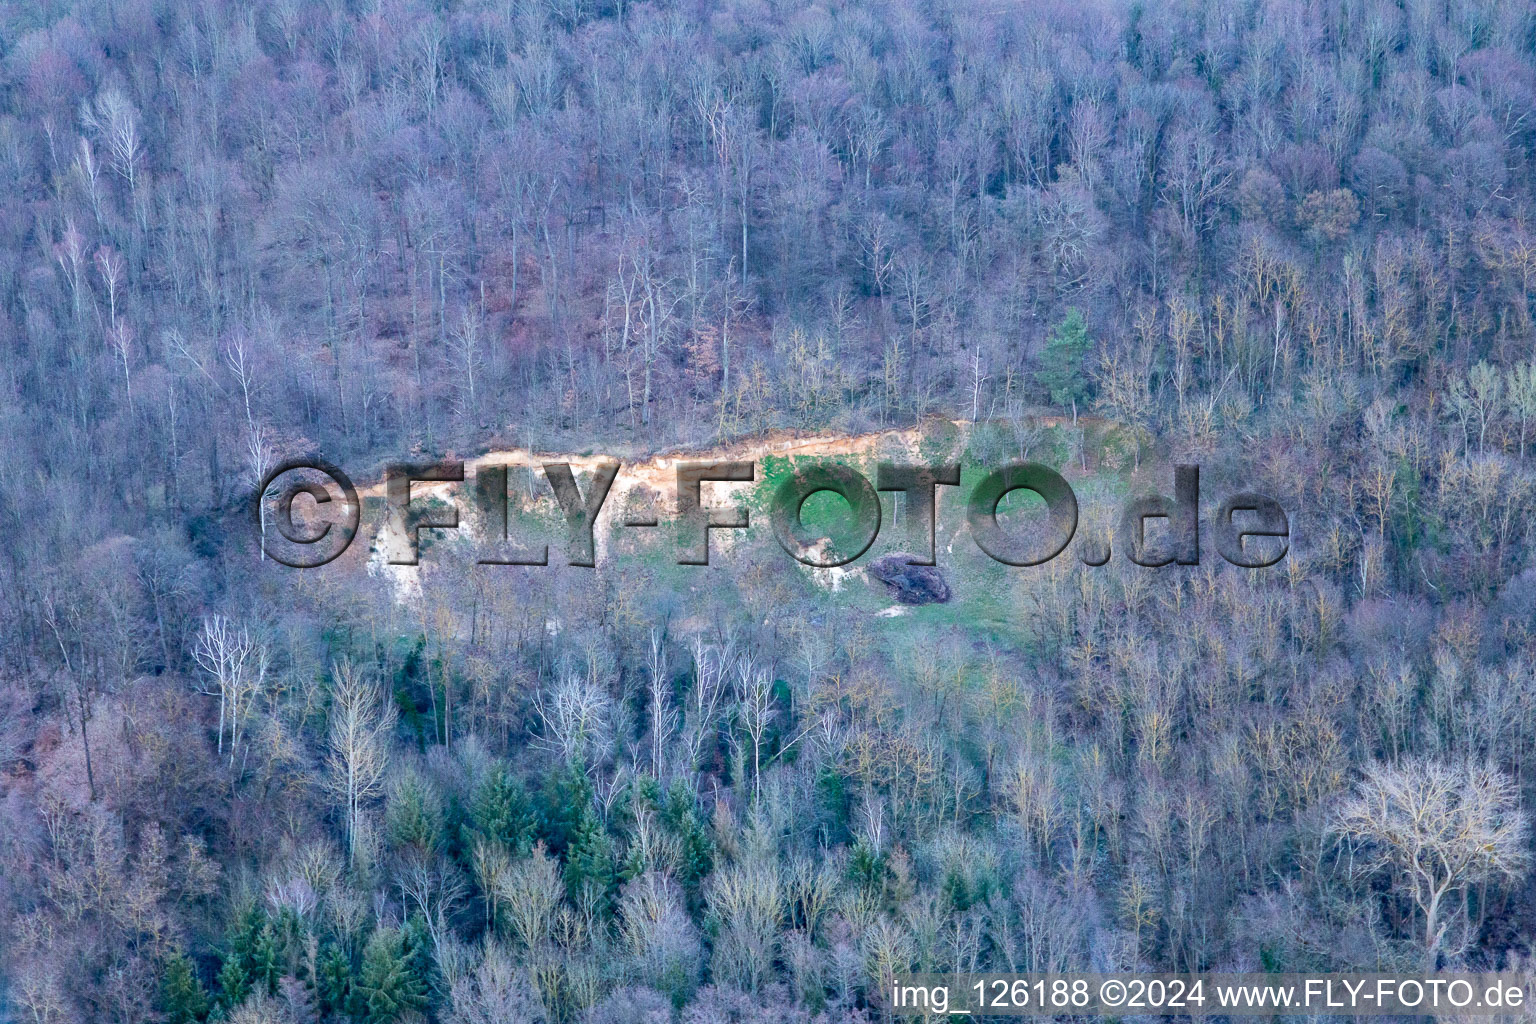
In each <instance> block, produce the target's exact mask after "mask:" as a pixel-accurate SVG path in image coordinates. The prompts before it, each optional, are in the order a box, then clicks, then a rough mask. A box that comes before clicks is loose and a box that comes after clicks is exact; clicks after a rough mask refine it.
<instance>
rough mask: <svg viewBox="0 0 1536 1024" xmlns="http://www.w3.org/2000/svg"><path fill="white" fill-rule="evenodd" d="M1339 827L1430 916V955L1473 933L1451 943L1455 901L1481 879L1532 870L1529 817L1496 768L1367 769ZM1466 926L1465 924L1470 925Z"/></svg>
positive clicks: (1422, 765)
mask: <svg viewBox="0 0 1536 1024" xmlns="http://www.w3.org/2000/svg"><path fill="white" fill-rule="evenodd" d="M1334 828H1335V830H1336V831H1337V832H1338V833H1340V834H1341V835H1343V836H1345V837H1347V838H1348V839H1350V840H1352V841H1354V842H1357V843H1360V844H1362V845H1363V846H1364V848H1365V850H1366V851H1367V853H1368V857H1369V859H1368V860H1367V861H1366V869H1367V870H1368V871H1379V870H1391V871H1392V873H1393V875H1394V881H1395V883H1396V885H1397V886H1398V888H1399V891H1401V892H1402V893H1403V894H1404V895H1406V896H1408V897H1409V898H1410V899H1411V900H1413V902H1414V905H1415V906H1417V907H1418V908H1419V911H1420V912H1421V913H1422V914H1423V915H1424V932H1423V939H1424V956H1425V959H1426V961H1427V962H1428V963H1429V965H1430V966H1431V967H1432V966H1433V965H1434V961H1435V955H1436V953H1438V952H1441V951H1442V949H1443V950H1444V952H1446V953H1447V955H1455V954H1456V953H1459V952H1461V951H1462V950H1464V949H1465V948H1466V945H1467V944H1468V943H1469V942H1470V940H1471V936H1470V935H1463V936H1462V937H1460V939H1459V940H1458V942H1457V944H1456V945H1454V946H1451V947H1447V946H1446V938H1447V933H1448V931H1449V930H1450V927H1451V925H1452V923H1453V922H1452V920H1451V916H1452V915H1453V914H1455V913H1456V912H1457V910H1458V909H1464V908H1455V907H1453V906H1451V905H1450V900H1451V899H1452V898H1453V897H1454V896H1456V895H1457V894H1458V893H1465V891H1466V889H1467V887H1468V886H1470V885H1472V884H1475V883H1477V882H1481V881H1485V880H1492V879H1504V880H1506V881H1513V880H1515V879H1518V878H1520V877H1521V876H1522V875H1523V874H1524V873H1525V870H1526V868H1527V866H1528V865H1529V861H1530V854H1529V851H1528V850H1527V849H1526V816H1525V813H1524V812H1523V811H1522V810H1521V809H1520V807H1519V794H1518V791H1517V789H1516V788H1515V784H1514V781H1513V780H1512V779H1510V777H1509V776H1508V775H1506V774H1504V773H1503V772H1502V771H1500V770H1498V769H1497V768H1495V767H1492V766H1491V765H1479V764H1473V763H1469V762H1463V763H1461V764H1454V765H1446V764H1437V763H1435V762H1432V761H1425V760H1413V761H1404V762H1402V763H1401V764H1396V765H1391V764H1382V763H1377V764H1373V765H1372V766H1371V767H1369V768H1368V769H1366V773H1365V778H1364V779H1363V780H1361V782H1360V784H1359V785H1358V786H1357V787H1356V790H1355V795H1354V796H1353V797H1352V798H1350V799H1349V800H1346V801H1345V802H1344V804H1343V805H1342V806H1341V807H1340V808H1339V810H1338V814H1337V817H1336V819H1335V822H1334ZM1463 926H1464V927H1465V922H1463Z"/></svg>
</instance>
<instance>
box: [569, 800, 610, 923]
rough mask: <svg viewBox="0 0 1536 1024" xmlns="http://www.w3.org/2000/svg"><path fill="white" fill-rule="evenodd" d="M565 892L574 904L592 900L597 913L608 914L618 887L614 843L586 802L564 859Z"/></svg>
mask: <svg viewBox="0 0 1536 1024" xmlns="http://www.w3.org/2000/svg"><path fill="white" fill-rule="evenodd" d="M565 884H566V891H567V893H568V894H569V896H570V898H571V901H572V902H573V903H577V904H579V903H580V902H581V900H582V899H583V898H586V899H589V900H591V901H592V903H593V906H594V908H595V909H596V910H597V912H598V913H599V914H607V912H608V910H609V908H610V907H611V906H612V903H613V896H614V891H615V889H617V887H618V884H619V876H618V864H617V857H616V856H615V853H614V848H613V840H612V839H610V838H609V837H608V831H607V829H605V828H603V823H602V822H601V821H600V820H599V819H598V817H597V812H596V811H594V810H593V809H592V805H591V804H590V803H589V804H587V805H586V807H585V808H584V809H583V812H582V815H581V817H580V819H579V820H578V822H577V824H576V832H575V835H573V836H572V837H571V842H570V846H569V848H568V849H567V850H566V858H565Z"/></svg>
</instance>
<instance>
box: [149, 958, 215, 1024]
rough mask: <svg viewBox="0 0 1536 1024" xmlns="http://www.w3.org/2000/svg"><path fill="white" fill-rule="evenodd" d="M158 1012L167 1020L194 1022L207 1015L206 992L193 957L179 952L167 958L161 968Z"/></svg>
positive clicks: (176, 1023)
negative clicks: (195, 968) (189, 958)
mask: <svg viewBox="0 0 1536 1024" xmlns="http://www.w3.org/2000/svg"><path fill="white" fill-rule="evenodd" d="M160 1012H161V1013H163V1014H164V1015H165V1020H166V1024H194V1022H196V1021H200V1020H202V1019H203V1018H204V1017H206V1016H208V993H207V991H206V990H204V988H203V983H202V982H201V981H198V980H197V972H195V971H194V970H193V969H192V961H190V960H188V959H187V958H186V957H184V956H182V955H181V954H180V953H172V954H171V955H170V956H169V957H168V958H166V961H165V966H164V968H162V969H161V972H160Z"/></svg>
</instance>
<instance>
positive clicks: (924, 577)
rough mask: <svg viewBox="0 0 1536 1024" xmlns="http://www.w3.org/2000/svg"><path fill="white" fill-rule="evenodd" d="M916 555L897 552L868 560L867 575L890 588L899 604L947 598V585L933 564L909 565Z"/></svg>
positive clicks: (937, 600)
mask: <svg viewBox="0 0 1536 1024" xmlns="http://www.w3.org/2000/svg"><path fill="white" fill-rule="evenodd" d="M916 557H917V556H916V555H909V554H907V553H906V552H904V551H902V552H897V553H896V554H894V555H882V556H881V557H879V558H877V559H875V560H874V561H873V562H871V563H869V574H870V575H871V576H873V577H874V578H875V579H877V580H879V581H880V582H881V583H884V584H885V585H886V586H887V587H889V588H890V589H891V593H892V596H894V597H895V598H896V600H897V601H900V602H901V603H902V604H943V603H944V602H945V601H948V600H949V597H950V592H949V584H948V583H945V582H944V575H943V574H942V573H941V572H939V570H938V568H937V567H936V566H932V565H913V564H911V563H912V559H914V558H916Z"/></svg>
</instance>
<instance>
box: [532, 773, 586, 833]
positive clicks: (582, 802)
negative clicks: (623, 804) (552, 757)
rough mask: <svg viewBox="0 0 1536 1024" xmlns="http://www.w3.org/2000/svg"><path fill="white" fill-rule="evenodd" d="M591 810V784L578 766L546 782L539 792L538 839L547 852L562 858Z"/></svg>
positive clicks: (551, 777) (555, 774)
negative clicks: (584, 816) (547, 849)
mask: <svg viewBox="0 0 1536 1024" xmlns="http://www.w3.org/2000/svg"><path fill="white" fill-rule="evenodd" d="M591 807H592V783H591V782H589V781H588V780H587V773H586V772H584V771H582V769H581V765H579V764H576V763H575V762H572V763H571V764H568V765H566V766H565V767H563V768H561V769H560V770H559V771H556V772H553V773H551V774H550V775H549V776H548V777H547V778H546V779H545V781H544V785H543V786H542V787H540V790H539V838H541V839H543V840H544V845H545V846H547V847H549V852H550V853H553V854H555V855H556V856H564V855H565V853H566V850H567V848H568V847H569V846H570V845H571V842H572V841H573V840H574V838H575V836H576V832H577V829H578V828H579V826H580V825H581V823H582V820H583V815H584V814H586V813H589V812H590V810H591Z"/></svg>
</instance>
